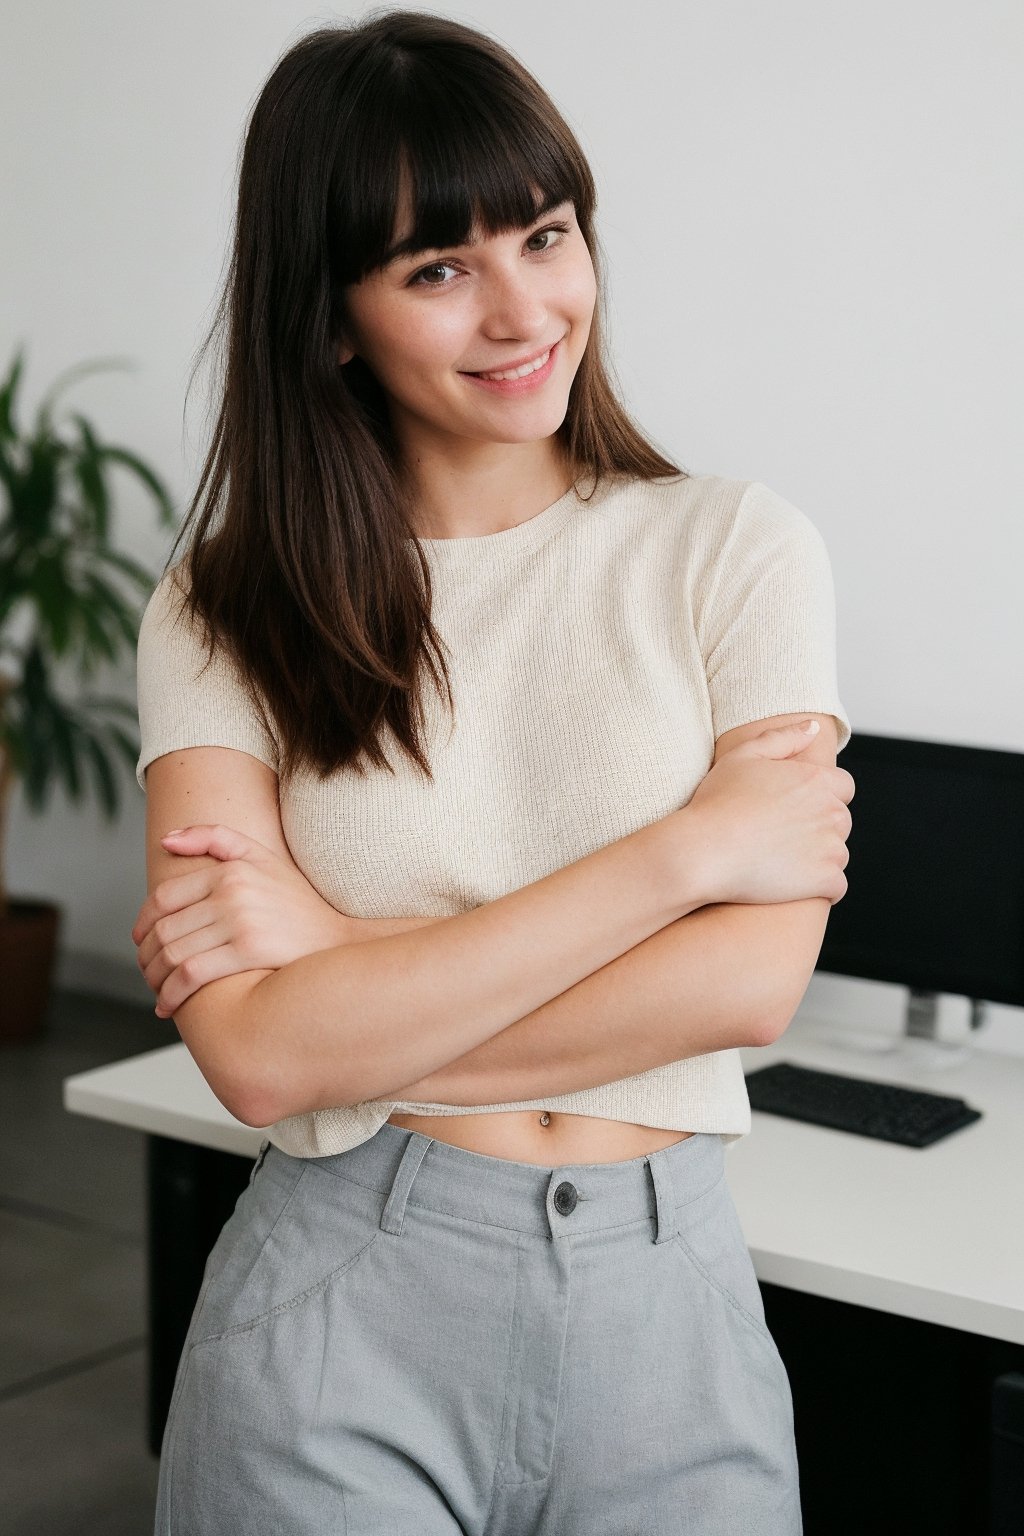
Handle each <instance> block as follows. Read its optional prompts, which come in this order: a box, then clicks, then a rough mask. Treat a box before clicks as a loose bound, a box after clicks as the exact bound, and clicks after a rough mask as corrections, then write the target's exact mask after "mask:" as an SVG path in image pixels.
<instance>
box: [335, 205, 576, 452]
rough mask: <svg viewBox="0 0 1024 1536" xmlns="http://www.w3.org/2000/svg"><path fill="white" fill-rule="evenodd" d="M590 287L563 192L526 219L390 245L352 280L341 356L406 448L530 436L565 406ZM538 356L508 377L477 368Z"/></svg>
mask: <svg viewBox="0 0 1024 1536" xmlns="http://www.w3.org/2000/svg"><path fill="white" fill-rule="evenodd" d="M406 227H407V226H406ZM400 238H401V234H400ZM596 297H597V284H596V279H595V276H594V266H593V262H592V261H591V258H590V251H589V250H588V248H587V244H586V241H585V240H584V238H583V235H582V234H581V232H580V229H579V226H578V225H577V223H576V217H575V210H574V207H573V204H572V203H571V202H567V203H562V204H561V205H559V206H558V207H557V208H554V209H552V210H550V211H549V212H547V213H545V214H544V215H542V217H540V218H538V219H537V220H536V221H535V222H534V223H533V224H531V225H529V226H528V227H527V228H526V229H522V230H515V231H513V232H511V233H509V234H503V235H492V236H487V237H485V238H483V239H481V240H479V241H478V242H476V243H473V241H472V240H471V242H470V243H468V244H466V245H462V246H456V247H451V248H448V249H445V250H431V251H418V252H416V253H415V254H414V255H411V256H410V255H404V256H399V257H397V258H395V259H393V260H391V261H390V262H388V264H387V265H385V266H384V267H383V268H382V269H380V270H379V271H375V272H372V273H370V274H369V275H368V276H367V277H366V278H364V279H363V280H362V282H359V283H354V284H352V285H350V287H349V288H348V289H347V293H346V299H347V315H348V326H347V331H346V336H345V340H344V343H343V344H342V348H341V351H340V353H339V358H340V361H341V362H343V363H344V362H347V361H348V360H349V359H350V358H351V357H353V356H356V355H357V356H359V357H361V358H362V359H363V360H364V362H365V363H366V364H367V366H368V367H369V369H370V371H371V372H372V373H373V374H374V376H375V377H376V379H377V380H378V382H379V383H380V384H381V386H382V387H383V389H384V390H385V392H386V393H387V395H388V397H389V399H390V404H391V422H392V428H393V430H394V432H395V435H396V438H397V440H398V443H399V446H400V448H401V449H402V451H403V453H404V454H406V455H408V454H410V453H415V452H416V451H418V450H420V451H421V450H423V449H425V448H427V447H428V446H430V447H432V448H435V449H436V448H437V447H442V448H443V449H444V450H446V451H450V450H451V448H452V447H453V446H454V440H458V439H461V440H464V441H465V440H473V441H475V442H476V443H481V442H491V443H522V442H532V441H536V440H538V439H541V438H547V437H550V436H551V435H552V434H553V433H554V432H555V431H556V430H557V429H558V427H559V426H560V425H561V424H562V421H563V420H564V418H565V413H566V409H567V407H568V402H569V387H570V385H571V384H572V381H573V378H574V377H575V374H576V370H577V368H578V367H579V365H580V360H581V358H582V357H583V352H584V349H585V347H586V345H587V337H588V336H589V334H590V323H591V318H592V316H593V313H594V304H595V301H596ZM538 361H539V362H540V363H542V365H543V366H541V367H540V368H538V369H536V371H534V372H532V373H529V374H528V375H526V376H525V377H518V378H516V379H515V380H512V381H510V380H498V381H494V380H487V379H485V378H482V377H481V376H480V375H481V374H491V373H495V372H508V371H509V370H512V369H516V368H518V367H519V366H520V365H523V364H529V365H531V366H534V365H535V364H536V363H537V362H538Z"/></svg>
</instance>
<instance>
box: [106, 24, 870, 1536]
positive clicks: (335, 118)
mask: <svg viewBox="0 0 1024 1536" xmlns="http://www.w3.org/2000/svg"><path fill="white" fill-rule="evenodd" d="M599 291H600V285H599V279H598V265H597V242H596V236H595V230H594V184H593V180H592V177H591V173H590V171H589V169H588V166H587V164H586V161H585V159H584V156H583V154H582V152H581V150H580V148H579V146H578V144H577V142H576V140H575V138H574V137H573V134H572V133H571V131H570V129H569V128H568V127H567V125H566V123H565V122H564V120H563V119H562V118H561V117H560V115H559V114H558V112H557V110H556V109H555V107H554V106H553V104H552V102H551V101H550V99H549V98H548V97H547V96H546V95H545V93H544V92H543V91H542V90H541V88H540V87H539V85H538V84H537V83H536V81H535V80H534V79H533V78H532V76H530V75H529V74H528V73H527V72H526V71H525V70H524V69H523V67H522V66H521V65H520V64H519V63H518V62H517V61H516V60H515V59H514V58H512V57H511V56H510V55H509V54H508V53H507V52H506V51H505V50H504V49H502V48H500V47H498V46H497V45H496V44H495V43H494V42H492V41H491V40H489V39H488V38H486V37H485V36H483V35H481V34H479V33H478V32H475V31H472V30H470V29H467V28H465V27H463V26H459V25H456V24H455V23H453V22H450V21H447V20H444V19H442V18H438V17H434V16H430V15H424V14H422V13H409V12H401V11H396V12H391V13H388V12H383V13H381V12H378V13H374V14H373V15H372V16H371V17H370V18H369V19H368V20H366V21H364V22H363V23H361V24H360V25H358V26H353V27H329V28H324V29H321V30H318V31H316V32H314V33H312V34H310V35H308V36H307V37H305V38H304V39H303V40H302V41H301V42H299V43H298V44H297V45H296V46H295V47H294V48H292V49H291V50H290V51H289V52H288V53H287V54H286V55H285V56H284V57H283V58H282V59H281V61H280V62H279V63H278V65H277V66H276V68H275V69H274V71H273V72H272V74H271V76H270V78H269V80H268V81H267V83H266V85H265V87H264V89H263V91H262V94H261V95H260V97H259V100H258V101H257V104H256V106H255V109H254V111H253V114H252V118H251V122H250V124H249V126H248V129H247V134H246V140H245V147H244V154H243V158H242V163H241V169H240V187H239V200H238V215H237V226H236V234H235V245H234V256H233V263H232V267H231V271H230V275H229V280H228V284H227V289H226V294H225V298H224V301H223V305H222V311H221V315H220V319H221V320H224V321H226V336H227V345H226V354H225V356H226V368H225V383H224V393H223V401H222V404H221V407H220V413H219V417H218V420H217V423H216V430H215V434H214V441H213V443H212V446H211V450H210V453H209V457H208V459H207V462H206V465H205V467H204V471H203V475H202V480H201V484H200V487H199V491H198V492H197V495H196V497H195V499H194V501H193V503H192V505H191V507H190V509H189V514H188V517H187V519H186V523H185V525H184V527H187V528H189V529H190V530H191V533H192V537H191V540H190V545H189V548H188V552H187V554H186V555H185V556H184V557H183V558H182V559H181V560H180V561H179V562H178V563H177V564H176V565H174V566H171V565H170V562H169V567H168V570H167V571H166V572H165V574H164V577H163V579H162V581H161V582H160V585H159V586H158V587H157V590H156V591H155V592H154V594H153V597H152V599H151V601H150V603H149V605H148V607H147V609H146V613H145V616H144V620H143V624H142V630H141V634H140V638H139V714H140V723H141V731H142V751H141V755H140V758H139V767H138V774H139V782H140V784H141V785H142V786H143V787H144V789H145V791H146V795H147V860H148V873H149V895H148V896H147V897H146V899H145V901H144V902H143V904H142V907H141V909H140V913H139V917H138V921H137V923H136V926H135V928H134V929H133V934H132V937H133V939H134V941H135V943H136V944H137V946H138V957H139V964H140V966H141V968H142V970H143V973H144V975H145V977H146V979H147V981H148V982H149V984H150V986H151V987H152V988H153V990H154V992H155V993H156V994H157V996H158V1006H157V1011H158V1012H159V1013H161V1014H163V1015H167V1014H173V1016H174V1018H175V1020H176V1022H177V1025H178V1027H179V1029H180V1031H181V1035H182V1037H183V1039H184V1041H185V1043H186V1044H187V1046H188V1048H189V1050H190V1051H191V1053H192V1054H193V1056H194V1057H195V1059H196V1062H197V1063H198V1065H199V1067H200V1070H201V1071H202V1072H203V1074H204V1076H205V1077H206V1079H207V1081H208V1082H209V1083H210V1085H211V1087H212V1089H213V1091H214V1092H215V1093H216V1094H217V1096H218V1098H219V1099H220V1100H221V1101H222V1102H223V1103H224V1104H225V1105H226V1106H227V1108H228V1109H229V1110H231V1111H232V1112H233V1113H234V1114H235V1115H237V1116H238V1117H239V1118H240V1119H241V1120H243V1121H245V1122H246V1123H247V1124H250V1125H253V1126H263V1127H266V1128H267V1138H266V1140H265V1141H264V1143H263V1146H262V1149H261V1152H260V1156H259V1158H258V1159H257V1160H256V1163H255V1165H254V1168H253V1173H252V1175H251V1177H250V1181H249V1185H248V1187H247V1189H246V1190H245V1192H244V1193H243V1194H242V1195H241V1197H240V1199H239V1201H238V1204H237V1206H236V1208H235V1211H234V1214H233V1215H232V1217H231V1218H230V1220H229V1221H228V1222H227V1223H226V1225H225V1227H224V1229H223V1231H222V1233H221V1235H220V1237H219V1239H218V1241H217V1243H216V1245H215V1247H214V1249H213V1252H212V1253H211V1255H210V1258H209V1261H208V1263H207V1266H206V1272H205V1276H204V1280H203V1285H202V1289H201V1291H200V1295H199V1299H198V1301H197V1304H196V1308H195V1311H194V1314H193V1317H192V1322H191V1325H190V1328H189V1333H188V1338H187V1341H186V1344H185V1348H184V1351H183V1353H182V1357H181V1363H180V1366H179V1370H178V1375H177V1380H176V1383H175V1388H174V1395H173V1400H172V1403H171V1408H170V1415H169V1419H168V1422H167V1428H166V1432H165V1437H164V1444H163V1451H162V1458H161V1467H160V1488H159V1507H158V1513H157V1530H158V1532H160V1533H163V1536H170V1533H174V1536H199V1533H203V1536H225V1533H228V1532H239V1533H240V1532H243V1531H244V1532H246V1533H255V1532H262V1531H266V1532H275V1533H277V1532H288V1533H289V1536H305V1533H310V1536H312V1533H313V1532H317V1533H321V1532H327V1531H331V1532H338V1533H342V1532H348V1536H370V1533H374V1536H399V1533H408V1536H435V1533H436V1536H441V1533H456V1532H460V1531H463V1532H472V1533H475V1536H506V1533H507V1536H526V1533H538V1536H539V1533H543V1536H597V1533H599V1532H606V1533H609V1536H625V1533H627V1532H630V1533H633V1532H637V1533H639V1532H643V1533H644V1536H669V1533H671V1536H680V1533H683V1532H692V1533H699V1536H720V1533H725V1532H729V1533H733V1532H748V1531H754V1530H756V1531H758V1532H759V1533H761V1536H793V1533H796V1532H798V1531H799V1530H800V1528H801V1525H800V1503H799V1490H798V1472H797V1463H796V1456H795V1448H794V1439H793V1418H792V1401H791V1396H790V1391H789V1383H788V1379H787V1376H786V1372H785V1369H784V1367H783V1364H782V1361H781V1359H780V1357H779V1354H778V1351H777V1350H776V1348H775V1346H774V1343H773V1340H772V1338H771V1335H770V1333H769V1331H768V1329H767V1327H766V1324H765V1318H764V1312H763V1309H762V1306H761V1300H760V1294H759V1291H758V1286H757V1281H756V1277H755V1275H754V1272H753V1268H752V1265H751V1262H750V1257H749V1254H748V1252H747V1249H746V1247H745V1245H744V1242H743V1236H742V1232H741V1230H740V1227H739V1223H738V1220H737V1217H736V1213H735V1210H734V1207H733V1205H732V1201H731V1198H730V1195H729V1192H728V1187H727V1184H726V1182H725V1180H724V1177H723V1172H724V1168H723V1163H724V1152H725V1147H726V1145H727V1144H728V1143H730V1142H734V1141H735V1140H737V1139H738V1138H739V1137H740V1136H742V1135H744V1134H745V1133H746V1132H747V1131H748V1130H749V1128H750V1110H749V1105H748V1102H747V1098H746V1094H745V1090H744V1080H743V1074H742V1069H741V1065H740V1057H739V1052H738V1047H739V1046H741V1045H751V1044H753V1045H756V1044H762V1043H764V1042H766V1041H768V1040H770V1039H772V1038H774V1037H775V1036H777V1035H778V1034H779V1033H780V1032H781V1030H782V1029H784V1028H785V1026H786V1024H787V1023H788V1021H789V1019H790V1017H791V1016H792V1014H793V1012H794V1010H795V1008H796V1006H797V1004H798V1002H799V1000H800V997H801V996H802V994H803V991H804V989H805V987H806V985H807V982H808V979H809V977H810V974H811V971H812V970H813V966H814V962H815V959H816V957H817V953H818V949H819V947H820V943H821V939H822V935H823V931H824V925H825V920H826V918H827V915H828V911H829V907H830V904H831V903H832V902H834V901H837V900H840V899H841V898H842V896H843V894H844V893H845V890H846V881H845V877H844V875H843V869H844V867H845V864H846V858H847V853H846V846H845V840H846V838H847V836H848V835H849V829H850V825H851V818H850V813H849V810H848V804H849V801H850V799H851V798H852V794H853V781H852V779H851V777H850V775H849V774H848V773H846V772H845V770H843V769H841V768H839V767H837V766H836V752H837V748H839V747H841V746H843V745H845V742H846V741H847V740H848V738H849V734H850V727H849V722H848V721H847V719H846V716H845V712H844V710H843V707H842V704H841V703H840V701H839V697H838V694H837V690H836V678H835V655H834V640H835V637H834V612H833V595H832V585H831V573H830V568H829V562H828V556H827V553H826V551H825V548H824V545H823V542H822V540H821V537H820V535H819V534H818V532H817V530H816V529H815V527H814V526H813V525H812V523H811V522H810V521H809V520H808V519H807V518H806V517H805V516H804V514H803V513H801V512H799V511H798V510H797V509H796V508H795V507H793V506H791V505H790V504H789V503H788V502H786V501H785V500H783V499H782V498H781V497H780V496H778V495H776V494H775V493H773V492H772V491H771V490H769V489H768V488H767V487H765V486H764V485H762V484H760V483H758V482H752V483H747V482H740V481H736V480H731V479H728V478H725V477H722V476H717V475H691V474H687V473H685V472H683V471H681V470H679V469H678V468H677V467H676V466H675V465H674V464H672V463H671V462H670V461H669V460H667V459H666V458H665V457H664V456H663V455H662V454H661V453H660V452H658V450H657V449H656V448H654V447H653V446H652V445H651V444H650V443H649V442H648V440H647V439H646V438H645V437H644V435H643V433H642V432H641V431H640V430H639V429H638V428H637V427H636V426H635V425H634V424H633V423H632V422H631V421H630V419H629V417H628V416H627V414H626V413H625V411H624V410H623V408H622V406H621V405H620V404H619V402H618V400H617V399H616V395H615V393H614V391H613V389H612V387H611V385H610V384H609V379H608V373H607V371H606V365H605V362H604V360H603V358H602V348H601V324H600V319H601V317H600V305H599ZM182 531H183V532H184V528H183V530H182ZM172 555H173V552H172ZM808 720H811V721H813V722H814V723H816V724H817V725H818V727H819V730H818V734H817V735H815V736H809V735H808V734H806V733H805V731H804V730H803V729H802V726H803V724H804V723H805V722H806V721H808ZM172 828H173V829H180V830H175V831H173V832H172V830H171V829H172Z"/></svg>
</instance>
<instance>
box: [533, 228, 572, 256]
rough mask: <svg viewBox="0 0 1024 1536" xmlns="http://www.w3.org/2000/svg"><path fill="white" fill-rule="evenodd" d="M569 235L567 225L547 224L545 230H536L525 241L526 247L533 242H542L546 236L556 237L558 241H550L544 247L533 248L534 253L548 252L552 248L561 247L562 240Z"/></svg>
mask: <svg viewBox="0 0 1024 1536" xmlns="http://www.w3.org/2000/svg"><path fill="white" fill-rule="evenodd" d="M568 233H569V226H568V224H549V225H548V226H547V228H546V229H538V230H536V231H535V233H534V234H532V235H531V236H530V238H529V240H527V242H526V243H527V245H529V244H530V243H531V241H533V240H543V239H545V237H546V236H548V235H557V236H558V239H556V240H550V241H548V243H547V244H546V245H541V246H534V250H535V251H550V250H551V249H552V248H553V247H554V246H556V245H561V243H562V239H563V237H564V236H565V235H567V234H568Z"/></svg>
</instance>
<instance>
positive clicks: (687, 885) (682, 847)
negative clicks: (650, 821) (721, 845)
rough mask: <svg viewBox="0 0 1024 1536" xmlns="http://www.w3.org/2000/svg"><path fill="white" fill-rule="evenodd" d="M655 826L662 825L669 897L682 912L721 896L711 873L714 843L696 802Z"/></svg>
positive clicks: (683, 914)
mask: <svg viewBox="0 0 1024 1536" xmlns="http://www.w3.org/2000/svg"><path fill="white" fill-rule="evenodd" d="M656 825H657V826H664V827H665V837H664V842H665V851H666V866H667V872H666V876H665V878H666V879H667V881H668V882H669V890H670V893H671V899H672V900H673V901H674V902H675V903H677V904H678V906H679V915H680V916H681V917H683V916H685V915H686V914H687V913H688V912H694V911H696V909H697V908H698V907H707V906H713V905H714V904H715V903H716V902H718V901H720V900H721V896H720V893H719V891H718V889H717V882H716V876H715V867H716V866H715V847H714V842H713V840H712V838H711V836H710V833H709V831H708V827H707V822H706V820H705V818H704V817H703V816H702V814H701V810H700V807H699V806H696V805H693V806H691V805H684V806H682V807H681V808H680V809H679V810H677V811H672V812H670V814H669V815H668V816H666V817H665V818H664V821H663V822H658V823H656Z"/></svg>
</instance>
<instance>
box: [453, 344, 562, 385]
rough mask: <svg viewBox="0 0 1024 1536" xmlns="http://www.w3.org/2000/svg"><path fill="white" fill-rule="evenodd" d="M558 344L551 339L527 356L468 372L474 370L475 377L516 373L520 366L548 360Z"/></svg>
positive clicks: (482, 377) (533, 365) (534, 364)
mask: <svg viewBox="0 0 1024 1536" xmlns="http://www.w3.org/2000/svg"><path fill="white" fill-rule="evenodd" d="M560 339H561V338H560ZM557 345H558V342H555V341H551V342H549V343H548V345H547V346H546V347H541V348H539V349H538V351H536V352H531V353H530V354H529V355H528V356H527V357H517V358H515V359H514V360H513V361H512V362H508V363H496V364H495V365H494V367H493V368H477V369H473V370H468V369H467V372H469V371H472V375H473V378H475V379H493V378H500V377H501V376H502V375H503V374H512V373H516V372H517V371H518V369H520V368H530V367H535V366H536V364H537V363H538V362H542V361H543V362H546V361H547V357H548V353H549V352H551V351H553V350H554V348H555V347H556V346H557ZM521 377H525V375H521Z"/></svg>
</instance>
